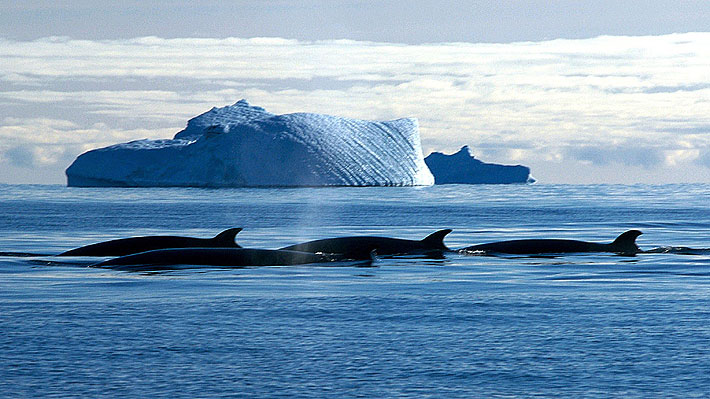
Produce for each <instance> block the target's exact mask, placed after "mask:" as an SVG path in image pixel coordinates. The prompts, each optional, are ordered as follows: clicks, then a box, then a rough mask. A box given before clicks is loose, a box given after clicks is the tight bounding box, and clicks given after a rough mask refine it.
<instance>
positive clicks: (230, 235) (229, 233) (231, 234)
mask: <svg viewBox="0 0 710 399" xmlns="http://www.w3.org/2000/svg"><path fill="white" fill-rule="evenodd" d="M240 231H242V228H241V227H234V228H231V229H227V230H225V231H223V232H221V233H219V234H217V235H216V236H214V238H213V239H212V241H215V242H216V243H217V245H218V246H220V247H236V248H241V246H240V245H239V244H237V243H236V242H234V240H235V239H236V237H237V234H238V233H239V232H240Z"/></svg>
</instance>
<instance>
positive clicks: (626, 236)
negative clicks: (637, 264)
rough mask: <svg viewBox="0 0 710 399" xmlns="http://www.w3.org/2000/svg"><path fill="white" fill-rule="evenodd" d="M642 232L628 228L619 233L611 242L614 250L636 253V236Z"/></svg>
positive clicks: (637, 250)
mask: <svg viewBox="0 0 710 399" xmlns="http://www.w3.org/2000/svg"><path fill="white" fill-rule="evenodd" d="M641 234H643V233H642V232H640V231H638V230H629V231H626V232H623V233H621V234H620V235H619V236H618V237H616V240H614V242H612V243H611V246H612V247H613V248H614V251H615V252H625V253H636V252H639V247H638V245H636V237H638V236H640V235H641Z"/></svg>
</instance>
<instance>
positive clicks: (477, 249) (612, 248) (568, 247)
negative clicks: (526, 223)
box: [459, 230, 643, 255]
mask: <svg viewBox="0 0 710 399" xmlns="http://www.w3.org/2000/svg"><path fill="white" fill-rule="evenodd" d="M641 234H643V233H641V232H640V231H638V230H629V231H626V232H624V233H622V234H621V235H619V236H618V237H617V238H616V239H615V240H614V241H613V242H611V243H609V244H602V243H595V242H587V241H577V240H558V239H525V240H509V241H498V242H491V243H488V244H479V245H472V246H470V247H466V248H462V249H461V250H459V252H461V253H485V254H490V253H494V254H495V253H498V254H516V255H534V254H562V253H575V252H579V253H582V252H612V253H618V254H624V255H631V254H636V253H639V252H641V250H640V249H639V247H638V245H636V238H637V237H638V236H640V235H641Z"/></svg>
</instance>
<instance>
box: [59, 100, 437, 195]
mask: <svg viewBox="0 0 710 399" xmlns="http://www.w3.org/2000/svg"><path fill="white" fill-rule="evenodd" d="M66 174H67V184H68V185H69V186H79V187H81V186H85V187H101V186H114V187H115V186H118V187H156V186H158V187H159V186H172V187H180V186H182V187H259V186H266V187H268V186H274V187H278V186H417V185H431V184H434V177H433V176H432V174H431V172H430V171H429V168H428V167H427V166H426V164H425V163H424V157H423V155H422V148H421V142H420V139H419V128H418V123H417V120H416V119H413V118H404V119H397V120H393V121H385V122H377V121H367V120H360V119H352V118H343V117H336V116H330V115H322V114H314V113H293V114H285V115H276V114H272V113H270V112H267V111H266V110H265V109H263V108H261V107H255V106H251V105H249V103H248V102H247V101H246V100H240V101H239V102H237V103H236V104H234V105H231V106H226V107H222V108H213V109H212V110H210V111H208V112H206V113H204V114H202V115H199V116H197V117H195V118H193V119H191V120H190V121H189V122H188V124H187V127H186V128H185V129H184V130H182V131H180V132H179V133H177V134H176V135H175V137H174V138H173V139H167V140H138V141H132V142H129V143H122V144H116V145H112V146H109V147H105V148H100V149H96V150H91V151H88V152H86V153H84V154H81V155H80V156H79V157H78V158H77V159H76V160H75V161H74V162H73V163H72V164H71V165H70V166H69V168H68V169H67V170H66Z"/></svg>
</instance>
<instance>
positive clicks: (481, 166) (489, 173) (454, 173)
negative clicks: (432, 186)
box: [424, 146, 535, 184]
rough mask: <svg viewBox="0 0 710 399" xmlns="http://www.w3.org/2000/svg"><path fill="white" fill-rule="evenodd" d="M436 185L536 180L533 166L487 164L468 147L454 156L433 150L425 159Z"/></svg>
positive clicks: (527, 181) (464, 147)
mask: <svg viewBox="0 0 710 399" xmlns="http://www.w3.org/2000/svg"><path fill="white" fill-rule="evenodd" d="M424 161H425V162H426V164H427V166H429V170H431V173H432V174H433V175H434V177H435V178H436V184H507V183H533V182H535V179H533V178H532V177H531V176H530V168H528V167H527V166H522V165H515V166H510V165H498V164H492V163H485V162H482V161H479V160H478V159H475V158H474V157H473V155H471V151H470V150H469V148H468V146H463V147H462V148H461V149H460V150H459V152H457V153H455V154H451V155H446V154H442V153H440V152H432V153H431V154H429V156H428V157H426V158H425V159H424Z"/></svg>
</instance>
